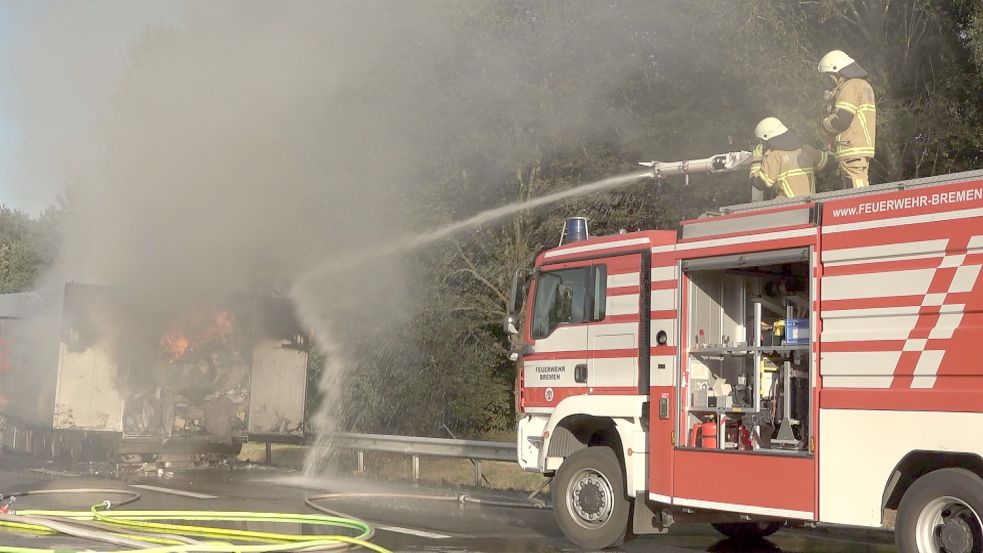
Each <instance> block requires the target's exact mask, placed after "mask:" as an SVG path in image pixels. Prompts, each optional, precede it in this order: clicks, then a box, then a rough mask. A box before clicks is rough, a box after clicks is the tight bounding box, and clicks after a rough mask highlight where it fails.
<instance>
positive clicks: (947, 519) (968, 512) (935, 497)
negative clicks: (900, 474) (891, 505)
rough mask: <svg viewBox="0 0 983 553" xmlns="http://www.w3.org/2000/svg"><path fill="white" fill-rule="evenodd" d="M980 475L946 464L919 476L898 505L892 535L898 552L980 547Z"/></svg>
mask: <svg viewBox="0 0 983 553" xmlns="http://www.w3.org/2000/svg"><path fill="white" fill-rule="evenodd" d="M981 514H983V479H981V478H980V477H979V476H978V475H976V474H975V473H973V472H970V471H968V470H966V469H958V468H948V469H941V470H936V471H933V472H930V473H928V474H926V475H925V476H922V477H921V478H919V479H918V480H915V483H914V484H912V485H911V487H910V488H908V490H907V491H906V492H905V494H904V496H903V497H902V498H901V504H900V505H899V506H898V518H897V522H896V524H895V526H896V529H895V532H894V539H895V542H896V543H897V545H898V551H899V552H900V553H975V552H977V551H983V521H981V518H980V515H981Z"/></svg>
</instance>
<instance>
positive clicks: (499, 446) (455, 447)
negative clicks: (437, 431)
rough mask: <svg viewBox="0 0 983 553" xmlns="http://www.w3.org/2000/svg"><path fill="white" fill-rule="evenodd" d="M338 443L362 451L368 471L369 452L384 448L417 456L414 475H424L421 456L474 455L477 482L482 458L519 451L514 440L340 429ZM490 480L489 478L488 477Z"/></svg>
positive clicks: (512, 456) (511, 456) (361, 463)
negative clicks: (341, 431)
mask: <svg viewBox="0 0 983 553" xmlns="http://www.w3.org/2000/svg"><path fill="white" fill-rule="evenodd" d="M331 443H332V445H334V446H335V447H341V448H345V449H352V450H355V452H356V453H357V455H358V471H359V473H364V472H365V452H366V451H384V452H389V453H403V454H406V455H410V456H411V457H412V459H413V479H414V480H419V479H420V456H422V455H426V456H433V457H457V458H464V459H470V460H471V463H472V464H474V485H475V486H480V485H481V481H482V479H484V477H483V476H482V475H481V462H482V461H511V462H515V461H516V457H517V453H516V445H515V443H513V442H483V441H477V440H452V439H445V438H422V437H418V436H389V435H384V434H357V433H338V434H335V435H333V436H332V437H331ZM485 481H486V482H487V480H485Z"/></svg>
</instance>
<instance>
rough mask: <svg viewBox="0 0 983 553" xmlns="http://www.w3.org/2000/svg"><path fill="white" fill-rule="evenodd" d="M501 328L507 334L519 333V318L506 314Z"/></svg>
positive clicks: (514, 334)
mask: <svg viewBox="0 0 983 553" xmlns="http://www.w3.org/2000/svg"><path fill="white" fill-rule="evenodd" d="M502 330H504V331H505V333H506V334H508V335H509V336H517V335H518V334H519V318H518V317H516V316H515V315H506V316H505V321H504V322H503V323H502Z"/></svg>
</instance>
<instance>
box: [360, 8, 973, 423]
mask: <svg viewBox="0 0 983 553" xmlns="http://www.w3.org/2000/svg"><path fill="white" fill-rule="evenodd" d="M975 4H977V3H975V2H972V1H968V2H961V1H957V0H951V1H948V2H941V3H939V2H929V1H924V0H907V1H903V2H897V1H888V0H857V1H851V0H825V1H821V2H787V1H785V0H741V1H730V0H713V1H709V2H699V3H686V4H685V7H684V8H679V9H675V10H666V9H659V8H658V7H657V6H655V5H654V4H652V3H638V2H612V3H611V6H610V9H611V13H610V14H607V17H606V18H602V19H601V20H600V21H599V20H598V19H597V18H590V19H579V18H578V17H579V15H581V14H580V13H579V12H580V11H581V10H582V9H583V8H584V5H583V4H578V3H574V4H563V5H559V6H558V5H557V4H554V3H547V2H533V3H531V4H528V5H526V4H524V9H523V10H519V9H517V8H515V7H513V6H503V5H493V6H491V7H488V6H482V7H473V6H469V5H464V7H461V10H462V23H461V24H462V25H463V26H464V27H465V28H466V29H467V30H468V32H469V33H474V34H475V35H477V36H479V37H480V36H481V35H483V34H485V33H504V34H506V35H509V34H513V33H514V32H515V30H516V28H518V27H523V26H525V27H535V25H536V22H537V21H542V20H543V19H544V18H561V19H562V20H563V21H564V25H561V26H559V27H560V28H564V29H566V31H567V32H566V33H564V34H554V35H544V36H536V37H535V38H534V39H531V43H533V44H534V45H535V47H534V48H530V49H529V51H528V56H529V59H528V63H529V65H530V66H531V67H535V66H536V58H537V57H539V56H542V57H544V58H550V59H551V63H557V64H558V65H557V66H556V67H555V70H554V71H552V72H548V73H543V74H540V75H538V79H537V80H535V81H530V82H528V83H526V86H525V87H524V88H522V89H517V90H515V91H514V92H515V94H517V95H521V97H522V101H521V102H516V104H517V106H522V107H524V106H530V105H532V106H538V108H537V109H538V110H540V112H539V113H527V112H523V111H521V109H517V110H515V111H510V110H508V109H504V110H503V111H502V112H501V113H500V114H499V116H498V119H497V120H496V121H494V123H493V124H489V125H488V126H486V127H483V128H482V133H481V134H480V135H474V136H461V135H454V140H455V141H454V142H448V143H446V144H442V150H441V151H440V152H438V153H437V155H435V157H434V162H433V167H432V175H431V178H429V179H426V180H425V182H427V183H428V184H426V185H424V188H423V191H422V193H421V194H420V197H419V198H418V199H419V200H420V201H419V202H418V203H416V208H417V212H418V213H419V220H420V221H421V225H424V226H436V225H439V224H441V223H444V222H448V221H452V220H455V219H460V218H463V217H466V216H468V215H470V214H472V213H474V212H475V211H477V210H478V209H480V208H483V207H493V206H497V205H502V204H505V203H509V202H512V201H521V200H524V199H527V198H530V197H535V196H540V195H543V194H546V193H549V192H553V191H556V190H561V189H565V188H569V187H572V186H576V185H578V184H582V183H587V182H590V181H592V180H596V179H599V178H603V177H606V176H610V175H614V174H619V173H623V172H627V171H630V170H632V169H633V162H634V161H635V160H639V159H651V158H658V159H686V158H696V157H702V156H704V155H707V154H711V153H716V152H722V151H730V150H734V149H750V146H751V129H752V128H753V126H754V124H755V123H756V122H757V121H758V120H759V119H760V118H762V117H765V116H768V115H777V116H779V117H780V118H782V119H783V120H784V121H786V122H787V123H789V124H790V126H791V127H792V128H794V129H796V130H798V131H799V132H800V134H801V135H802V136H803V138H804V139H806V140H807V141H810V142H812V143H814V144H819V141H820V137H819V120H820V118H821V117H822V116H823V107H824V102H823V98H822V92H823V89H824V87H825V86H826V82H825V81H824V79H823V77H822V76H821V75H819V74H818V72H817V71H816V64H817V62H818V59H819V58H820V57H821V56H822V55H823V54H824V53H825V52H827V51H829V50H831V49H843V50H846V51H847V52H848V53H850V54H851V55H852V56H853V57H854V58H855V59H857V60H858V61H859V62H860V63H861V64H862V65H863V66H864V67H865V68H866V69H867V70H868V71H869V72H870V73H871V80H872V82H873V84H874V86H875V89H876V90H877V93H878V102H879V106H878V108H879V113H878V156H877V159H876V160H875V167H874V180H875V182H878V181H881V182H884V181H887V180H900V179H905V178H912V177H919V176H926V175H931V174H942V173H948V172H956V171H961V170H966V169H975V168H978V167H979V163H980V156H981V152H983V138H981V137H983V114H981V112H980V109H981V108H980V107H979V106H980V105H981V104H980V99H981V96H980V91H981V90H983V87H981V85H983V82H981V77H980V72H979V71H980V67H981V66H980V61H981V52H983V46H981V44H983V9H981V8H980V7H979V6H978V5H975ZM592 11H595V10H592ZM612 26H613V27H614V28H619V29H621V30H622V32H621V33H618V34H614V35H613V34H610V30H611V28H612ZM523 28H524V27H523ZM602 30H606V31H607V32H609V34H607V35H605V36H604V37H598V36H596V35H597V34H598V33H600V32H602ZM576 41H583V42H586V43H589V44H591V45H593V46H598V47H597V48H594V49H592V50H590V51H585V50H584V49H579V48H578V47H577V43H576ZM476 42H478V43H481V42H482V40H481V39H480V38H479V39H477V40H476ZM557 51H568V52H569V56H568V58H569V59H567V58H564V56H559V61H555V60H556V57H555V56H552V55H553V54H555V53H556V52H557ZM551 56H552V57H551ZM565 60H566V61H565ZM460 62H461V63H473V62H474V60H468V59H467V56H466V54H462V56H461V59H460ZM564 63H569V64H571V66H575V67H576V70H575V72H573V71H572V70H571V67H564ZM573 75H577V77H574V76H573ZM580 76H583V80H582V81H581V80H578V78H579V77H580ZM604 79H613V80H614V81H615V82H616V86H611V87H609V89H608V91H607V93H606V94H605V95H603V96H602V97H601V98H597V99H595V101H596V103H595V104H593V105H592V106H591V110H592V112H591V116H590V117H589V118H588V119H589V123H588V124H587V125H586V128H587V129H588V131H585V130H584V127H577V126H575V125H571V126H570V127H569V128H564V127H563V126H562V125H560V126H557V127H556V128H551V129H547V130H544V129H542V128H532V127H530V126H529V125H528V122H529V121H541V120H542V117H543V113H547V114H548V113H550V112H551V111H552V110H558V109H560V108H558V106H561V105H562V104H563V102H562V101H560V100H558V99H561V98H570V97H574V96H576V94H577V93H578V89H577V87H578V86H580V84H579V83H580V82H583V81H591V80H593V81H598V80H604ZM530 97H532V98H534V99H536V100H534V101H530ZM564 116H565V114H564V113H563V112H562V111H559V112H557V117H564ZM568 130H569V131H570V132H569V134H568V133H567V131H568ZM489 144H508V145H510V147H508V148H504V149H503V148H489V149H487V150H486V149H485V148H486V146H487V145H489ZM492 155H494V156H495V157H494V159H491V156H492ZM486 156H487V157H486ZM495 175H498V180H497V181H496V180H495ZM745 179H746V175H743V174H741V175H728V176H723V177H718V178H715V179H710V178H700V177H694V178H693V179H692V181H691V183H690V185H689V186H685V185H683V184H682V183H681V182H679V181H678V180H672V181H669V182H665V183H661V184H658V183H652V182H648V183H644V184H639V185H634V186H628V187H625V188H622V189H617V190H613V191H609V192H606V193H604V194H599V195H596V196H590V197H584V198H581V199H577V200H572V201H568V202H564V203H562V204H561V205H557V206H553V207H548V208H544V209H542V210H539V211H535V212H524V213H521V214H519V215H518V216H516V217H514V218H512V219H509V220H507V221H504V222H501V223H498V224H492V225H488V226H487V227H486V228H481V229H477V230H476V231H475V232H473V233H469V234H468V235H466V236H460V237H458V238H457V239H456V240H453V241H450V242H448V243H446V244H444V245H441V246H440V247H438V248H435V249H434V251H432V252H430V253H429V254H428V255H427V256H426V259H425V260H420V261H419V263H418V271H419V276H420V281H421V282H429V283H432V285H431V287H430V290H420V293H421V294H422V296H423V297H425V298H429V299H430V300H432V302H431V303H430V304H429V305H428V306H427V308H426V309H425V310H424V311H423V314H422V315H420V316H418V317H417V318H416V319H415V320H414V322H413V326H414V327H415V328H416V330H417V331H418V332H419V336H418V337H417V340H416V341H413V342H412V343H413V348H414V349H416V350H417V351H419V352H420V353H421V355H422V359H421V364H420V367H422V369H421V370H420V371H419V372H415V371H412V370H411V371H409V372H408V373H407V375H423V376H422V377H421V376H417V377H418V378H422V381H421V382H419V383H414V384H410V383H407V382H406V380H402V381H401V384H400V385H401V386H408V387H409V388H403V389H412V390H414V391H413V392H412V394H411V395H413V396H414V397H415V399H416V402H417V403H419V404H429V403H431V402H435V403H436V405H434V406H433V407H432V408H431V409H430V411H429V412H426V413H424V412H422V411H421V410H422V409H423V408H422V407H421V406H419V405H417V406H413V407H410V406H407V407H405V410H404V408H403V407H402V406H401V407H400V411H401V414H402V415H403V416H406V417H407V419H406V421H405V422H404V423H402V424H400V425H399V426H400V428H402V429H403V430H413V429H414V426H415V430H416V431H417V432H436V431H437V430H435V427H436V425H437V423H439V422H445V423H447V424H448V425H450V426H452V427H453V428H456V429H459V430H462V431H464V432H466V433H472V434H473V433H480V432H488V431H494V430H498V431H501V430H507V429H509V428H511V418H510V417H509V416H505V414H506V413H507V412H509V410H510V407H509V405H510V403H511V401H512V394H511V384H510V381H511V378H513V372H512V369H511V368H510V367H509V363H507V362H505V361H504V354H505V350H504V347H503V346H504V344H505V337H504V335H503V333H502V331H501V330H500V321H501V319H502V317H503V315H504V314H505V296H506V295H507V293H508V289H509V285H510V279H511V275H512V273H513V272H514V271H515V269H516V268H519V267H528V266H530V265H531V264H532V262H533V259H534V256H535V254H536V252H538V251H539V250H541V249H542V248H544V247H551V246H554V245H555V243H556V240H557V238H558V237H559V231H560V228H561V222H562V219H563V218H564V217H567V216H573V215H583V216H587V217H588V218H590V222H591V230H592V231H593V232H594V233H595V234H609V233H614V232H618V230H619V229H622V228H624V229H629V230H634V229H637V228H668V229H672V228H675V226H676V224H677V223H678V221H679V220H680V219H682V218H687V217H692V216H695V215H698V214H699V213H701V212H703V211H706V210H709V209H712V208H713V207H715V206H718V205H725V204H730V203H738V202H742V201H746V198H747V193H748V187H747V181H746V180H745ZM839 186H840V181H839V178H838V177H837V176H836V175H835V174H833V173H830V174H827V175H824V176H823V177H822V180H821V183H820V187H821V189H830V188H838V187H839ZM411 341H412V340H411ZM380 386H382V384H381V383H379V382H376V383H374V384H373V385H372V386H371V387H372V388H379V387H380ZM417 386H418V387H419V390H418V389H417ZM376 393H377V391H376ZM401 395H404V394H390V395H388V396H387V397H399V396H401ZM411 413H412V414H413V415H412V416H413V417H418V418H417V421H416V422H415V423H413V422H409V418H412V417H411V416H410V414H411ZM385 426H386V425H385V424H382V425H380V427H385Z"/></svg>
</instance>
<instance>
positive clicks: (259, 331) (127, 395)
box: [0, 283, 310, 461]
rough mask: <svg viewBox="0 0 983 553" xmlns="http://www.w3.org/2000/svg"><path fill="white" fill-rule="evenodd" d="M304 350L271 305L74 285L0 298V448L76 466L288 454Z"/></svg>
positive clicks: (283, 312) (239, 297)
mask: <svg viewBox="0 0 983 553" xmlns="http://www.w3.org/2000/svg"><path fill="white" fill-rule="evenodd" d="M309 347H310V340H309V336H308V334H306V333H305V332H304V330H303V329H302V327H301V325H300V323H299V322H298V321H297V319H296V318H295V316H294V313H293V309H292V306H291V305H290V304H289V302H287V301H286V300H285V299H282V298H272V297H255V296H249V295H244V294H232V293H217V294H216V293H181V294H169V293H156V294H148V293H146V291H143V292H138V291H135V290H130V289H123V288H117V287H110V286H96V285H87V284H75V283H69V284H66V285H65V287H64V290H63V291H62V290H59V291H58V292H57V293H51V294H46V293H34V292H32V293H23V294H3V295H0V418H2V421H0V422H2V426H0V431H2V444H3V446H4V447H6V448H8V449H13V450H20V451H28V452H31V453H33V454H35V455H38V456H41V457H54V458H70V459H72V460H76V461H77V460H81V459H84V458H89V459H107V458H108V459H119V458H132V457H133V456H140V458H141V459H146V458H147V457H148V456H149V457H151V458H152V457H153V456H154V455H156V454H162V453H168V454H169V453H179V454H204V453H217V454H234V453H237V452H238V451H239V449H240V448H241V446H242V443H243V442H245V441H246V440H256V441H264V442H299V441H302V440H303V436H304V406H305V396H306V383H307V361H308V354H309Z"/></svg>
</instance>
